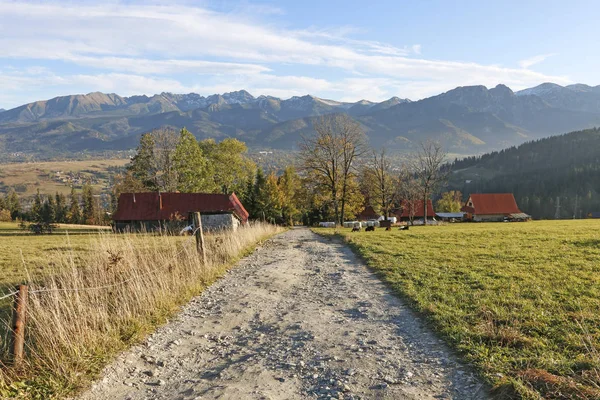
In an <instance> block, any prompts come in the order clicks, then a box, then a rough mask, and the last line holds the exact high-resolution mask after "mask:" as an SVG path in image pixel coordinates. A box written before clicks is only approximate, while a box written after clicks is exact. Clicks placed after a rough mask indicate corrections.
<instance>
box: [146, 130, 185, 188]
mask: <svg viewBox="0 0 600 400" xmlns="http://www.w3.org/2000/svg"><path fill="white" fill-rule="evenodd" d="M151 135H152V138H153V140H154V149H153V156H154V158H153V162H154V171H155V172H156V175H155V178H154V180H155V182H156V188H157V189H158V190H159V191H161V192H175V191H176V190H177V183H178V177H177V169H176V168H175V163H174V162H173V157H174V155H175V149H176V148H177V143H178V141H179V135H178V134H177V131H176V130H174V129H171V128H160V129H155V130H153V131H152V132H151Z"/></svg>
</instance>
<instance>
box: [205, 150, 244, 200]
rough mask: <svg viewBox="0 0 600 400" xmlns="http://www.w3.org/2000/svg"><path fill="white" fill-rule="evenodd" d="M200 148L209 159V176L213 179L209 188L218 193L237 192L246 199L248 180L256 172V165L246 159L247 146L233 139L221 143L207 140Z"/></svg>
mask: <svg viewBox="0 0 600 400" xmlns="http://www.w3.org/2000/svg"><path fill="white" fill-rule="evenodd" d="M200 147H201V148H202V151H203V153H204V154H205V156H206V157H207V159H208V160H207V161H208V164H207V170H206V173H207V176H208V177H211V178H212V179H210V181H211V183H210V184H208V185H207V188H208V189H209V190H211V191H214V192H217V193H225V194H229V193H232V192H235V193H237V194H239V195H240V196H242V197H244V193H243V192H244V191H245V190H246V189H247V183H248V179H249V178H250V177H252V176H253V175H254V173H255V170H256V165H255V164H254V163H253V162H252V161H251V160H250V159H249V158H247V157H246V153H247V152H248V148H247V147H246V144H245V143H244V142H241V141H239V140H237V139H231V138H228V139H225V140H223V141H222V142H220V143H216V142H215V141H214V139H207V140H203V141H201V142H200Z"/></svg>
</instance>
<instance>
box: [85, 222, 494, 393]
mask: <svg viewBox="0 0 600 400" xmlns="http://www.w3.org/2000/svg"><path fill="white" fill-rule="evenodd" d="M217 398H218V399H236V400H237V399H316V398H318V399H327V398H334V399H461V400H467V399H486V398H488V394H487V389H486V386H485V385H483V384H482V383H481V382H480V381H479V380H478V379H477V378H476V377H474V375H473V373H472V371H471V370H470V369H469V368H468V367H466V366H465V365H462V364H461V363H459V362H458V361H457V359H456V357H455V356H454V355H453V354H452V353H451V352H450V351H449V350H448V348H447V347H446V346H445V345H444V344H443V343H442V342H441V341H440V340H439V339H438V338H436V337H435V335H433V334H432V332H431V331H430V330H429V329H428V328H427V327H426V326H425V325H424V324H423V323H422V322H421V321H420V319H419V317H417V316H416V315H415V314H414V313H413V312H411V311H410V310H409V308H408V307H407V305H405V304H404V303H403V301H402V300H400V299H398V298H397V297H395V296H394V295H393V294H391V292H390V290H389V289H388V288H387V287H386V286H385V285H384V284H382V283H381V282H380V281H379V280H378V279H377V277H376V276H375V275H374V274H373V273H371V272H370V271H369V270H368V269H367V268H366V267H365V266H364V264H363V263H362V262H361V261H359V260H358V259H357V258H356V257H355V256H354V255H353V253H352V252H351V251H350V249H348V247H346V246H344V245H343V244H342V243H339V242H337V241H335V240H330V239H327V238H322V237H320V236H318V235H316V234H314V233H312V232H311V231H310V230H308V229H293V230H290V231H287V232H285V233H283V234H280V235H278V236H276V237H275V238H273V239H271V240H269V241H267V242H265V243H264V244H263V246H262V247H260V248H258V249H257V251H256V252H255V253H253V254H252V255H250V256H249V257H247V258H245V259H243V260H242V261H241V262H240V263H239V264H238V265H237V266H236V267H235V268H233V269H232V270H231V271H230V272H229V273H227V275H226V276H225V277H223V278H222V279H220V280H219V281H218V282H216V283H215V284H214V285H212V286H211V287H210V288H209V289H207V290H206V291H205V292H204V293H203V294H202V295H201V296H198V297H197V298H195V299H194V300H192V302H191V303H189V304H188V305H186V306H185V307H184V308H183V309H182V311H181V313H180V314H179V315H178V316H177V317H176V319H175V320H173V321H171V322H170V323H168V324H167V325H165V326H163V327H162V328H160V329H158V331H157V332H156V333H155V334H153V335H152V336H151V337H149V338H148V339H147V341H146V342H145V343H144V344H142V345H139V346H137V347H135V348H133V349H131V350H130V351H128V352H126V353H124V354H122V355H121V356H119V357H118V358H117V359H116V360H115V362H113V363H112V364H111V365H110V366H108V367H107V368H106V370H105V371H104V378H103V379H101V380H100V381H98V382H96V383H95V384H94V385H93V386H92V388H91V389H90V390H89V391H88V392H86V393H84V394H83V395H82V396H81V397H80V399H81V400H89V399H132V400H133V399H217Z"/></svg>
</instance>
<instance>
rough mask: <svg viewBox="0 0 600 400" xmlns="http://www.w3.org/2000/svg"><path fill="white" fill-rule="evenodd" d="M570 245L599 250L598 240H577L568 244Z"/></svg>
mask: <svg viewBox="0 0 600 400" xmlns="http://www.w3.org/2000/svg"><path fill="white" fill-rule="evenodd" d="M570 243H571V244H572V245H573V246H576V247H594V248H600V239H584V240H577V241H574V242H570Z"/></svg>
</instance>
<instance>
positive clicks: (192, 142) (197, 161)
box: [173, 128, 214, 193]
mask: <svg viewBox="0 0 600 400" xmlns="http://www.w3.org/2000/svg"><path fill="white" fill-rule="evenodd" d="M173 163H174V168H175V170H176V171H177V190H179V191H180V192H184V193H194V192H206V191H210V190H211V189H213V188H214V184H213V182H210V181H209V179H210V178H211V177H210V176H209V175H208V173H207V160H206V157H205V156H204V154H203V152H202V148H201V147H200V144H199V143H198V141H197V140H196V138H195V137H194V135H192V134H191V133H190V131H188V130H187V129H185V128H183V129H182V130H181V133H180V136H179V142H178V143H177V146H176V147H175V153H174V154H173Z"/></svg>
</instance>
